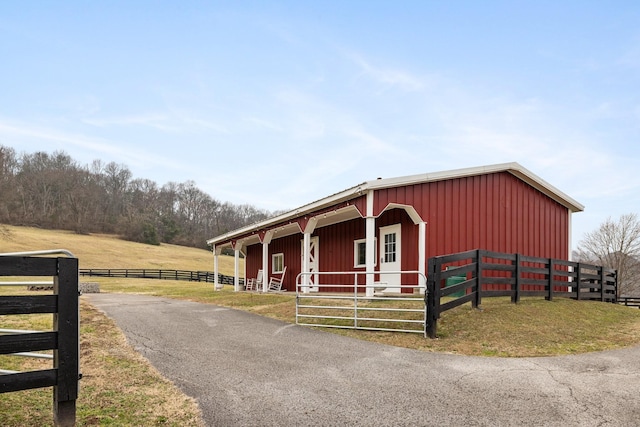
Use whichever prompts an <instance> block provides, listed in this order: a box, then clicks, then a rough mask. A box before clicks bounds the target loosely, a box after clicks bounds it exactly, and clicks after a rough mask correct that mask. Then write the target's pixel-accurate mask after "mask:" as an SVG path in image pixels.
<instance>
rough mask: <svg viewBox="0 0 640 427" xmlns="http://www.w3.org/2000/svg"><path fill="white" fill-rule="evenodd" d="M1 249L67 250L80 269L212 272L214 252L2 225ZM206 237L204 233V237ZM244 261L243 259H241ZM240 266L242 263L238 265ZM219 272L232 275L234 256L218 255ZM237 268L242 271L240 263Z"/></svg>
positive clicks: (103, 236)
mask: <svg viewBox="0 0 640 427" xmlns="http://www.w3.org/2000/svg"><path fill="white" fill-rule="evenodd" d="M2 227H3V229H4V230H5V231H6V232H5V233H2V234H0V252H20V251H35V250H45V249H67V250H68V251H70V252H72V253H73V254H74V255H75V256H76V257H78V260H79V263H80V268H154V269H168V270H199V271H213V254H212V253H211V252H209V251H206V250H204V249H196V248H188V247H185V246H177V245H167V244H162V245H160V246H153V245H145V244H142V243H134V242H128V241H125V240H121V239H119V238H118V237H117V236H112V235H104V234H88V235H83V234H76V233H74V232H71V231H62V230H43V229H39V228H32V227H13V226H2ZM206 237H208V236H203V237H202V238H203V240H204V239H205V238H206ZM241 262H244V260H241ZM241 265H242V264H241ZM219 269H220V273H222V274H226V275H233V257H229V256H221V257H220V261H219ZM240 271H243V267H242V266H241V269H240Z"/></svg>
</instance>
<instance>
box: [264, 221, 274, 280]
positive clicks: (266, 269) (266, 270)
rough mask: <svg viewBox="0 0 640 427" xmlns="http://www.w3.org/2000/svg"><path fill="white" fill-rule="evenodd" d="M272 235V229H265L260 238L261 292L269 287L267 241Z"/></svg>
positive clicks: (269, 240)
mask: <svg viewBox="0 0 640 427" xmlns="http://www.w3.org/2000/svg"><path fill="white" fill-rule="evenodd" d="M272 237H273V231H267V232H266V233H265V235H264V237H263V239H262V292H267V290H268V289H269V243H271V238H272Z"/></svg>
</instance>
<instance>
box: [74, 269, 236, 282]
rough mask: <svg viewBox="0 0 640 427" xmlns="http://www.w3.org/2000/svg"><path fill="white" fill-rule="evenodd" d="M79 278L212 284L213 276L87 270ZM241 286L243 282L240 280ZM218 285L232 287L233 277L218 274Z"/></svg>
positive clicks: (186, 273)
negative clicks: (160, 280)
mask: <svg viewBox="0 0 640 427" xmlns="http://www.w3.org/2000/svg"><path fill="white" fill-rule="evenodd" d="M79 273H80V275H81V276H89V277H121V278H136V279H163V280H186V281H189V282H207V283H214V278H215V275H214V274H213V272H211V271H189V270H160V269H150V268H137V269H134V268H89V269H81V270H80V271H79ZM240 282H241V284H244V280H243V279H240ZM218 283H222V284H224V285H233V277H232V276H225V275H224V274H218Z"/></svg>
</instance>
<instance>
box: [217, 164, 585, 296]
mask: <svg viewBox="0 0 640 427" xmlns="http://www.w3.org/2000/svg"><path fill="white" fill-rule="evenodd" d="M582 210H584V206H582V205H581V204H580V203H578V202H577V201H575V200H574V199H572V198H571V197H569V196H567V195H566V194H564V193H563V192H561V191H560V190H558V189H557V188H555V187H553V186H552V185H550V184H549V183H547V182H546V181H544V180H543V179H541V178H540V177H538V176H536V175H534V174H533V173H532V172H530V171H529V170H527V169H525V168H524V167H522V166H521V165H519V164H518V163H506V164H498V165H491V166H483V167H475V168H467V169H459V170H453V171H445V172H437V173H426V174H420V175H413V176H406V177H399V178H389V179H377V180H374V181H367V182H364V183H362V184H359V185H356V186H355V187H352V188H348V189H346V190H344V191H342V192H339V193H336V194H333V195H331V196H328V197H325V198H324V199H321V200H318V201H316V202H313V203H309V204H307V205H305V206H302V207H300V208H298V209H295V210H292V211H290V212H287V213H284V214H282V215H279V216H277V217H274V218H270V219H267V220H265V221H262V222H259V223H256V224H253V225H249V226H246V227H243V228H240V229H238V230H235V231H232V232H229V233H226V234H224V235H221V236H218V237H215V238H213V239H210V240H208V241H207V243H208V244H209V245H210V246H211V247H212V248H213V252H214V260H215V261H214V270H216V273H217V259H218V255H219V254H220V253H221V252H222V250H223V249H224V248H231V249H233V250H234V251H235V257H236V264H235V265H236V269H235V289H236V290H239V289H240V286H239V278H240V277H241V276H244V277H256V274H257V272H258V270H263V275H264V278H263V283H264V284H265V290H266V284H267V283H268V281H269V276H270V275H271V276H274V277H276V276H279V275H280V274H281V271H282V270H283V269H284V268H285V267H286V274H285V277H284V280H283V286H282V289H286V290H289V291H295V289H296V278H297V277H298V274H299V273H301V272H307V273H314V272H363V273H365V272H367V273H368V274H366V275H363V276H366V277H367V284H372V283H374V281H380V282H384V283H387V284H388V285H389V286H392V285H402V286H404V285H407V286H408V288H407V290H409V287H411V289H412V288H413V287H414V286H416V285H417V284H418V283H417V282H418V278H417V277H418V276H417V275H414V276H412V278H409V276H405V275H400V274H385V272H389V271H394V272H397V271H418V272H421V273H424V272H425V271H426V266H427V260H428V258H429V257H433V256H438V255H445V254H450V253H455V252H462V251H467V250H471V249H477V248H479V249H487V250H491V251H496V252H506V253H521V254H523V255H529V256H536V257H545V258H556V259H569V253H570V241H571V214H572V213H574V212H580V211H582ZM241 253H242V254H244V257H245V271H244V274H241V272H240V271H239V268H238V266H239V257H240V254H241ZM373 273H375V274H373ZM379 273H382V275H381V274H379ZM382 276H384V279H382ZM216 277H217V274H216ZM328 277H331V280H332V283H336V281H338V282H339V283H343V282H341V281H340V280H342V281H345V280H346V281H347V282H349V280H350V282H349V283H350V284H352V283H353V280H354V279H353V277H354V276H353V275H351V276H314V275H313V274H311V275H303V276H302V278H300V279H299V281H304V280H308V282H304V283H305V285H308V286H307V287H305V289H306V290H310V291H317V290H322V289H321V288H322V284H323V283H324V282H323V280H325V278H328ZM305 278H308V279H305ZM349 278H350V279H349ZM327 280H328V279H327ZM363 282H364V280H362V281H361V279H358V283H359V284H363Z"/></svg>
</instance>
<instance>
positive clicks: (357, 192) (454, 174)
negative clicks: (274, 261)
mask: <svg viewBox="0 0 640 427" xmlns="http://www.w3.org/2000/svg"><path fill="white" fill-rule="evenodd" d="M499 172H509V173H511V174H512V175H514V176H516V177H517V178H519V179H521V180H522V181H524V182H526V183H527V184H529V185H531V186H532V187H534V188H536V189H537V190H539V191H540V192H542V193H543V194H545V195H546V196H548V197H549V198H551V199H553V200H555V201H556V202H558V203H559V204H561V205H562V206H564V207H566V208H567V209H568V210H569V211H570V212H581V211H583V210H584V206H583V205H582V204H580V203H579V202H577V201H576V200H574V199H573V198H571V197H569V196H568V195H567V194H565V193H563V192H562V191H560V190H559V189H557V188H556V187H554V186H553V185H551V184H549V183H548V182H547V181H545V180H543V179H542V178H540V177H539V176H537V175H535V174H534V173H533V172H531V171H529V170H528V169H526V168H525V167H523V166H522V165H520V164H519V163H516V162H511V163H500V164H495V165H488V166H478V167H471V168H464V169H455V170H449V171H442V172H433V173H424V174H418V175H409V176H403V177H397V178H386V179H376V180H372V181H365V182H363V183H361V184H358V185H355V186H353V187H350V188H347V189H346V190H343V191H341V192H339V193H335V194H332V195H330V196H328V197H325V198H323V199H320V200H316V201H315V202H311V203H308V204H306V205H304V206H301V207H299V208H297V209H293V210H291V211H289V212H285V213H283V214H281V215H278V216H275V217H272V218H268V219H266V220H264V221H260V222H257V223H254V224H251V225H247V226H245V227H242V228H239V229H236V230H233V231H230V232H228V233H225V234H222V235H220V236H216V237H214V238H212V239H209V240H207V244H208V245H218V244H221V243H222V244H226V243H229V244H230V242H231V241H232V240H235V239H237V238H240V237H243V238H244V240H245V242H248V241H249V240H258V237H257V235H256V236H255V239H252V238H247V236H248V235H251V234H252V233H256V232H257V231H259V230H269V229H274V228H276V229H277V228H280V230H279V231H280V232H276V233H277V235H278V236H284V235H289V234H295V233H298V232H300V229H299V227H298V225H297V223H293V224H291V223H290V222H291V221H293V220H295V219H297V218H301V217H304V216H305V215H308V214H309V213H312V212H316V211H319V210H323V209H327V208H330V207H331V206H334V205H337V204H340V203H343V202H347V201H349V200H352V199H355V198H357V197H360V196H362V195H363V194H366V193H367V192H368V191H369V190H381V189H385V188H394V187H402V186H406V185H415V184H421V183H427V182H434V181H444V180H447V179H455V178H464V177H469V176H476V175H485V174H492V173H499ZM325 217H326V215H325ZM355 217H357V209H356V208H355V207H353V209H351V210H346V211H343V212H341V213H336V214H335V217H334V218H332V219H331V221H330V222H328V223H327V224H324V225H329V223H336V222H340V221H346V220H348V219H352V218H355ZM283 224H285V225H283Z"/></svg>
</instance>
